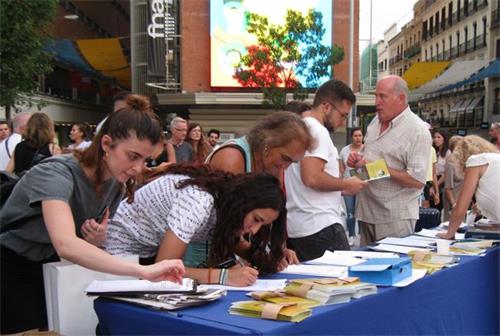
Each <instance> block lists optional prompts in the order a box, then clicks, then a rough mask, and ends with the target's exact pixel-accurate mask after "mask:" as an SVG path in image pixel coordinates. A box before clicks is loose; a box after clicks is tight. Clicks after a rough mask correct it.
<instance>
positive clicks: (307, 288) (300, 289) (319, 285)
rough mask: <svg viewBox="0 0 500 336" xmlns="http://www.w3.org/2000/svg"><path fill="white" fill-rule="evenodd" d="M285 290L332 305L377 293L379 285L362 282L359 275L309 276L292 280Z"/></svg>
mask: <svg viewBox="0 0 500 336" xmlns="http://www.w3.org/2000/svg"><path fill="white" fill-rule="evenodd" d="M285 291H286V293H288V294H291V295H295V296H298V297H303V298H306V299H310V300H314V301H318V302H320V303H321V304H323V305H330V304H338V303H345V302H349V301H350V300H351V298H355V299H359V298H361V297H363V296H367V295H372V294H376V293H377V286H375V285H373V284H369V283H365V282H360V281H359V278H357V277H345V278H309V279H294V280H290V284H289V285H288V286H287V287H285Z"/></svg>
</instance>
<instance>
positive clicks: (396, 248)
mask: <svg viewBox="0 0 500 336" xmlns="http://www.w3.org/2000/svg"><path fill="white" fill-rule="evenodd" d="M369 248H370V249H373V250H375V251H389V252H396V253H401V254H408V253H409V252H410V251H430V249H424V248H420V247H408V246H400V245H389V244H378V245H375V246H369Z"/></svg>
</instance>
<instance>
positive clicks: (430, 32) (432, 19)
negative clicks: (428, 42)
mask: <svg viewBox="0 0 500 336" xmlns="http://www.w3.org/2000/svg"><path fill="white" fill-rule="evenodd" d="M433 32H434V18H433V17H432V16H431V17H430V18H429V36H430V37H432V35H434V34H433Z"/></svg>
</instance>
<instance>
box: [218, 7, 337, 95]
mask: <svg viewBox="0 0 500 336" xmlns="http://www.w3.org/2000/svg"><path fill="white" fill-rule="evenodd" d="M332 2H333V1H332V0H211V1H210V41H211V86H212V87H241V85H240V84H239V83H238V81H237V80H236V79H235V78H233V76H234V73H235V65H236V64H238V62H239V60H240V57H241V56H242V55H245V54H246V53H247V47H248V46H251V45H256V44H257V39H256V37H255V36H254V35H252V34H250V33H249V32H248V31H247V25H246V22H245V13H246V12H250V13H256V14H258V15H261V16H266V17H267V18H268V20H269V23H271V24H283V23H284V21H285V17H286V13H287V10H289V9H292V10H295V11H299V12H301V13H302V14H303V15H305V14H307V12H308V11H309V10H310V9H313V10H315V11H317V12H320V13H321V14H322V15H323V18H322V23H323V27H324V29H325V33H324V35H323V37H322V40H321V44H322V45H324V46H328V47H331V45H332ZM297 79H298V80H299V81H300V83H301V84H302V86H304V87H306V86H307V85H306V84H305V78H304V76H297ZM325 79H326V78H325Z"/></svg>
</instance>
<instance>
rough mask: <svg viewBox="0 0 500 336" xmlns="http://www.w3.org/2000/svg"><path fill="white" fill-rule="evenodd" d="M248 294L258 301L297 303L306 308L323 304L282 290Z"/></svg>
mask: <svg viewBox="0 0 500 336" xmlns="http://www.w3.org/2000/svg"><path fill="white" fill-rule="evenodd" d="M247 295H250V296H251V297H252V298H253V299H255V300H258V301H266V302H270V303H276V304H296V305H298V306H302V307H305V308H314V307H317V306H320V305H321V303H319V302H318V301H314V300H311V299H306V298H302V297H299V296H295V295H290V294H287V293H285V292H283V291H282V290H276V291H266V292H250V293H248V294H247Z"/></svg>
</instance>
